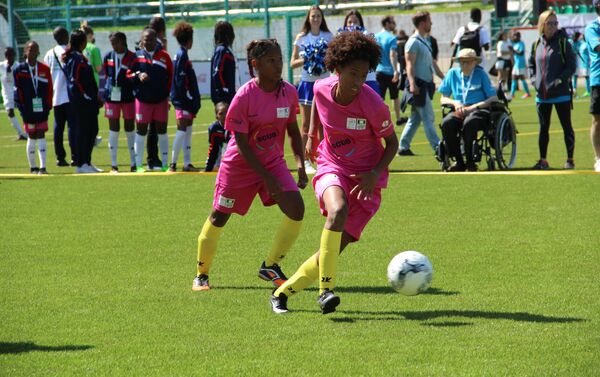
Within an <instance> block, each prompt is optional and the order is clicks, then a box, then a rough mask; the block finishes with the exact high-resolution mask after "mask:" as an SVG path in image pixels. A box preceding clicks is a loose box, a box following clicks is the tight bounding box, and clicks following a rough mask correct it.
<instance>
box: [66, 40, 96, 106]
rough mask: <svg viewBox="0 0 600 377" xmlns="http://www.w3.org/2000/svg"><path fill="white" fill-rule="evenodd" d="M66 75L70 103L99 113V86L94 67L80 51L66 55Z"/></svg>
mask: <svg viewBox="0 0 600 377" xmlns="http://www.w3.org/2000/svg"><path fill="white" fill-rule="evenodd" d="M66 58H67V61H66V63H65V75H66V77H67V91H68V92H69V102H70V103H71V104H72V105H75V108H77V107H81V106H84V107H91V108H94V109H96V111H98V107H99V101H98V84H96V79H95V78H94V72H93V71H92V67H91V66H90V64H89V63H88V60H87V59H86V57H85V56H83V54H82V53H81V52H79V51H71V52H69V53H68V54H67V55H66Z"/></svg>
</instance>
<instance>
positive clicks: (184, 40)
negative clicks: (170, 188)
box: [169, 22, 200, 172]
mask: <svg viewBox="0 0 600 377" xmlns="http://www.w3.org/2000/svg"><path fill="white" fill-rule="evenodd" d="M173 36H174V37H175V38H176V39H177V43H179V50H178V51H177V55H175V61H174V76H173V85H172V88H171V102H172V103H173V106H174V107H175V118H176V119H177V132H176V133H175V139H174V140H173V152H172V157H171V165H170V166H169V171H170V172H175V171H177V160H178V158H179V152H180V151H181V149H182V147H183V169H182V170H183V171H184V172H198V171H200V169H198V168H196V167H195V166H194V165H192V156H191V152H192V125H193V121H194V118H196V114H197V113H198V110H200V92H199V90H198V82H197V81H196V72H194V68H193V67H192V62H191V61H190V59H189V57H188V51H189V50H190V49H191V48H192V45H193V43H194V29H193V28H192V25H190V24H189V23H187V22H179V23H178V24H177V25H175V29H174V30H173Z"/></svg>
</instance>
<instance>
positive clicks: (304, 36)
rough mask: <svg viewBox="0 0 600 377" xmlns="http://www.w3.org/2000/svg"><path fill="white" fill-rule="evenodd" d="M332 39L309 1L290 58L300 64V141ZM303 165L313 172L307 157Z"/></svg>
mask: <svg viewBox="0 0 600 377" xmlns="http://www.w3.org/2000/svg"><path fill="white" fill-rule="evenodd" d="M332 39H333V34H332V33H331V32H330V31H329V28H328V27H327V22H326V21H325V15H324V14H323V11H322V10H321V8H319V6H317V5H313V6H312V7H310V9H309V10H308V13H306V18H305V19H304V24H303V25H302V31H301V32H300V33H298V35H296V40H295V41H294V48H293V50H292V58H291V60H290V66H291V67H292V68H300V67H302V76H301V79H300V83H298V100H299V102H300V114H301V115H302V128H301V130H302V145H306V141H307V140H308V127H309V125H310V111H311V106H312V100H313V86H314V84H315V81H317V80H320V79H323V78H327V77H329V72H328V71H327V70H326V69H325V66H324V60H325V52H326V51H327V44H328V43H329V42H330V41H331V40H332ZM304 168H305V169H306V174H315V173H316V172H317V171H316V170H315V168H314V167H313V166H312V165H311V164H310V161H309V160H308V159H307V160H305V161H304Z"/></svg>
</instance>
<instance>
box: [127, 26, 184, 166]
mask: <svg viewBox="0 0 600 377" xmlns="http://www.w3.org/2000/svg"><path fill="white" fill-rule="evenodd" d="M140 45H141V49H139V50H137V51H136V52H135V55H136V60H135V63H134V64H133V66H132V67H130V68H129V70H128V71H127V76H128V77H129V79H130V80H133V85H134V89H133V94H134V96H135V120H136V123H137V133H136V135H135V159H136V166H137V172H138V173H143V172H144V171H145V169H144V168H143V167H142V160H143V157H144V149H145V148H144V144H145V142H146V134H147V133H148V128H149V126H150V124H151V123H153V122H154V124H155V125H156V132H157V133H158V144H159V147H160V153H161V157H162V160H161V163H162V167H161V170H163V171H166V170H167V169H168V159H169V136H168V135H167V121H168V119H169V94H170V92H171V83H172V82H173V62H172V61H171V58H170V57H169V54H168V53H167V51H166V50H164V49H163V48H161V47H160V46H159V45H158V43H157V37H156V31H154V29H151V28H146V29H144V31H143V32H142V40H141V41H140Z"/></svg>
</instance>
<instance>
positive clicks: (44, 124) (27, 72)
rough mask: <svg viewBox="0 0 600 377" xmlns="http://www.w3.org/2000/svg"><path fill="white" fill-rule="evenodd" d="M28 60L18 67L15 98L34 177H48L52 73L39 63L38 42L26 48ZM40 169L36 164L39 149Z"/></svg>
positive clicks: (30, 43)
mask: <svg viewBox="0 0 600 377" xmlns="http://www.w3.org/2000/svg"><path fill="white" fill-rule="evenodd" d="M24 53H25V59H26V61H25V62H23V63H21V64H19V65H18V66H16V67H15V70H14V71H13V79H14V99H15V103H16V105H17V108H18V109H19V112H20V113H21V116H22V117H23V125H24V126H25V131H26V132H27V136H28V138H27V160H28V162H29V171H30V172H31V173H32V174H40V175H42V174H48V172H47V171H46V138H45V136H44V134H45V133H46V131H48V113H49V112H50V109H52V73H50V68H48V66H47V65H45V64H43V63H40V62H38V61H37V57H38V55H39V54H40V47H39V46H38V44H37V43H36V42H34V41H29V42H27V44H26V45H25V51H24ZM36 145H37V151H38V155H39V160H40V166H39V168H38V167H37V164H36V163H35V149H36Z"/></svg>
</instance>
